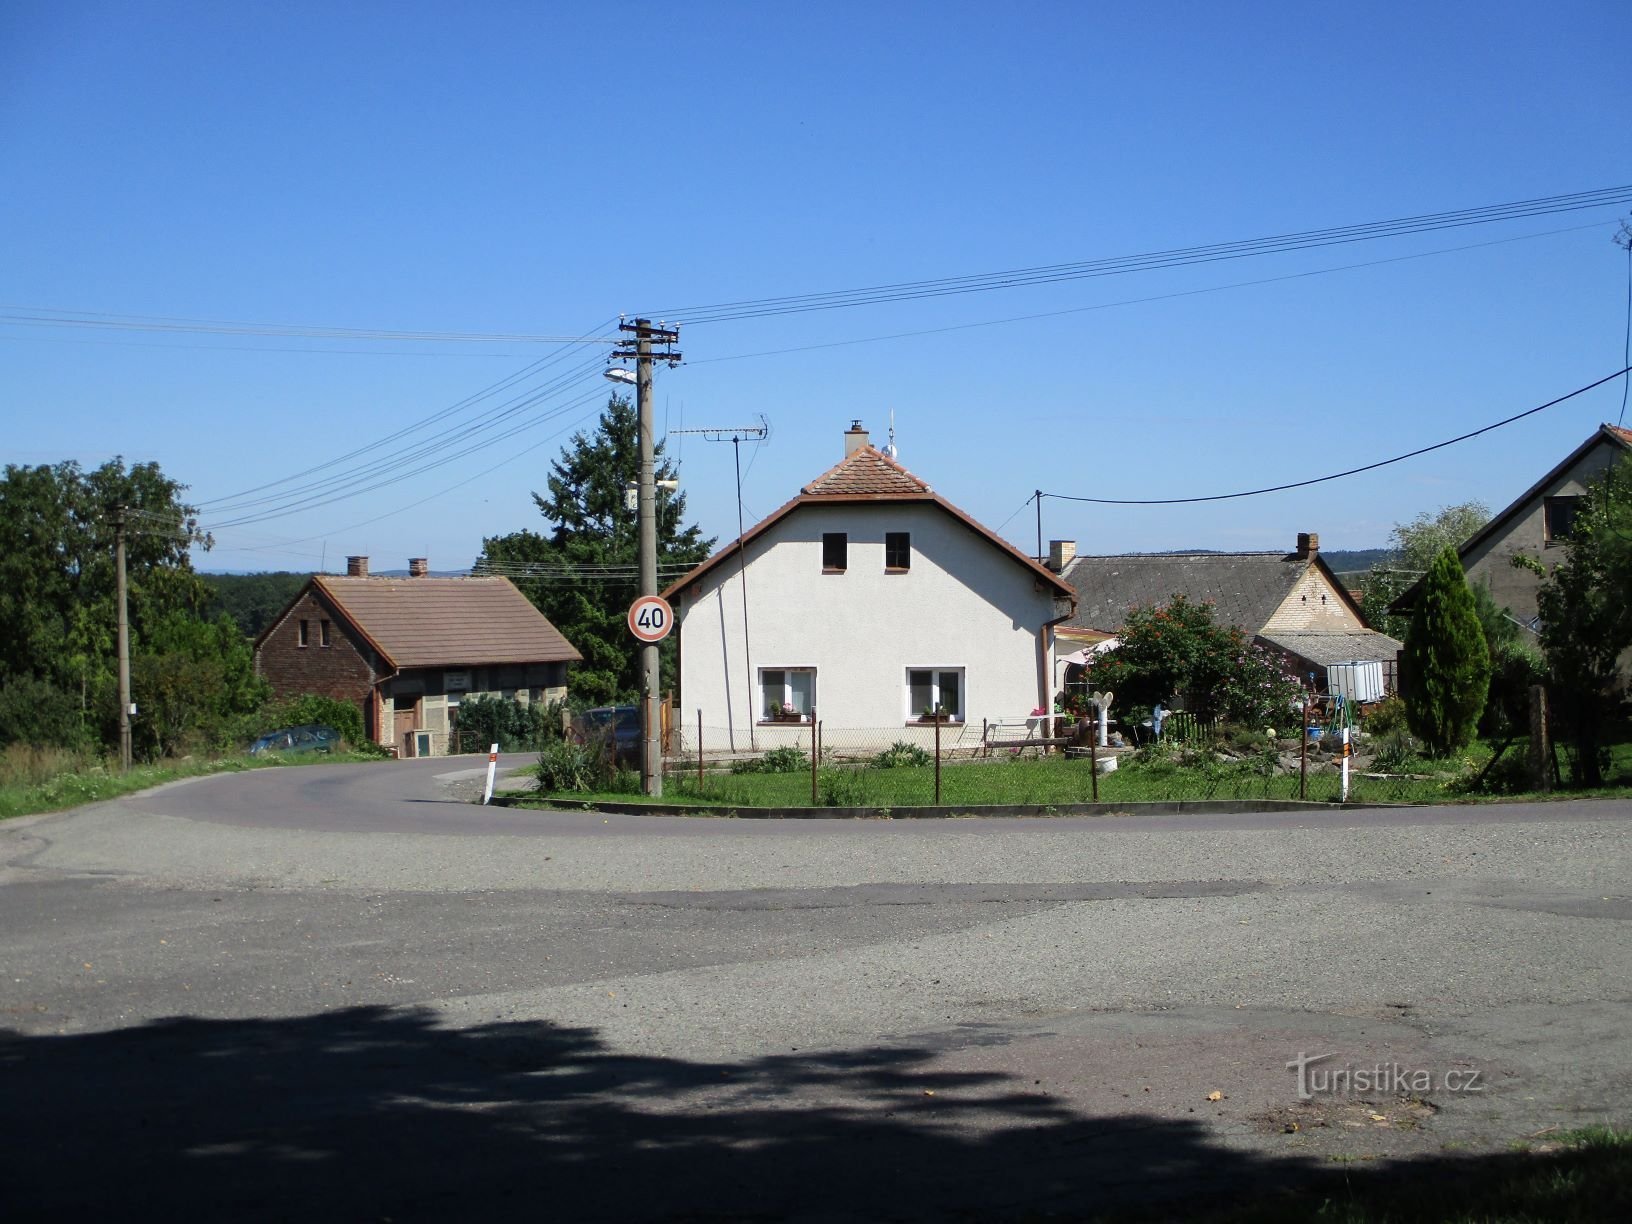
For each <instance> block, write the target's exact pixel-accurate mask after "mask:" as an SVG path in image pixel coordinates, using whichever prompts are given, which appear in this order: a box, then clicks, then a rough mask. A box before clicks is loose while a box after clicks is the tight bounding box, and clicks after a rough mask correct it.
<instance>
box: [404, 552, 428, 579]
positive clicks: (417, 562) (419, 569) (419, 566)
mask: <svg viewBox="0 0 1632 1224" xmlns="http://www.w3.org/2000/svg"><path fill="white" fill-rule="evenodd" d="M430 572H431V563H430V560H429V558H426V557H409V558H408V577H410V578H423V577H425V575H426V574H428V573H430Z"/></svg>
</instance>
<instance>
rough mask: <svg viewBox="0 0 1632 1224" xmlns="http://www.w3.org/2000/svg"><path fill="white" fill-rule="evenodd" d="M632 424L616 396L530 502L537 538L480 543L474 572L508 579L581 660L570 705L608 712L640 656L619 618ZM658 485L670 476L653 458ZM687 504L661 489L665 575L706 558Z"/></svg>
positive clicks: (667, 665)
mask: <svg viewBox="0 0 1632 1224" xmlns="http://www.w3.org/2000/svg"><path fill="white" fill-rule="evenodd" d="M638 429H639V418H638V415H637V413H636V411H635V407H634V404H633V403H632V402H631V401H630V400H629V399H628V398H627V397H625V396H621V395H614V396H612V398H611V399H610V400H609V401H608V403H607V406H606V410H605V411H604V412H603V413H602V414H601V419H600V422H599V424H598V425H597V427H596V429H595V432H594V433H593V434H592V435H588V436H586V435H584V434H582V433H579V434H575V435H574V436H573V438H572V440H571V442H570V443H569V444H568V445H567V446H566V447H564V448H563V449H562V452H561V457H560V458H559V459H557V460H555V462H554V463H552V464H551V465H550V474H549V478H548V481H547V484H548V489H549V492H548V493H547V494H545V493H534V494H533V501H534V502H535V503H536V504H537V505H538V509H539V512H540V513H541V514H543V516H544V518H545V519H546V520H548V522H549V523H550V524H551V527H550V529H549V531H548V532H547V533H545V534H541V533H539V532H534V531H525V530H524V531H517V532H512V533H511V534H510V535H505V536H494V537H491V538H489V539H485V540H483V541H482V555H481V557H480V558H479V559H478V561H477V563H476V565H477V570H478V572H481V571H483V570H486V571H488V572H491V573H498V574H506V575H508V576H510V577H511V578H512V579H513V580H514V581H515V583H516V585H517V586H518V587H520V588H521V590H522V591H523V593H525V594H526V596H527V598H529V599H530V600H532V601H533V603H534V605H535V606H537V608H538V609H539V611H541V612H543V613H544V615H545V616H547V617H549V619H550V622H551V623H552V624H553V625H554V626H555V627H556V628H557V629H559V630H560V631H561V632H562V634H564V635H565V636H566V639H567V640H568V641H569V642H571V643H572V644H573V645H574V646H575V647H577V649H578V651H579V653H580V654H582V655H583V656H584V661H583V662H582V663H580V664H577V665H575V666H574V668H573V670H572V675H571V689H572V695H573V700H574V702H575V703H577V702H580V701H582V702H584V703H586V704H589V705H597V704H607V703H611V702H615V701H619V700H629V699H632V698H633V697H634V696H635V695H636V694H638V693H639V691H640V687H641V677H640V655H639V652H638V651H637V650H636V649H635V642H634V641H633V639H632V638H631V637H630V636H629V628H628V624H627V622H626V620H625V616H626V614H627V613H628V610H629V605H630V604H631V603H632V602H634V599H635V596H636V595H637V594H638V593H639V586H640V579H639V569H638V566H639V561H640V538H639V530H638V524H637V522H636V516H635V514H634V512H632V511H630V510H628V509H626V508H625V505H624V489H625V487H626V486H627V485H630V484H633V483H634V482H635V480H636V478H637V477H638V476H639V470H640V451H639V436H638ZM654 458H655V459H656V465H657V479H659V480H672V479H674V470H673V468H672V467H671V466H670V465H669V464H668V462H667V461H665V460H664V459H663V458H662V447H661V445H660V446H658V447H657V451H656V454H655V456H654ZM685 512H686V498H685V494H683V493H671V492H669V491H668V490H665V489H662V488H659V489H658V494H657V563H658V572H659V574H660V575H666V576H673V575H676V574H679V573H681V572H683V571H684V570H686V569H688V568H690V567H691V566H693V565H696V564H697V563H698V562H699V561H702V560H703V559H704V558H705V557H707V556H708V553H709V550H710V549H711V548H712V547H713V543H714V541H713V540H705V539H703V538H702V535H701V532H700V531H699V530H698V529H697V528H696V527H695V526H690V527H684V526H682V525H681V524H682V523H683V521H684V519H685ZM673 652H674V644H673V642H672V641H670V642H665V643H664V651H663V668H664V676H665V683H669V684H672V683H673V673H674V653H673Z"/></svg>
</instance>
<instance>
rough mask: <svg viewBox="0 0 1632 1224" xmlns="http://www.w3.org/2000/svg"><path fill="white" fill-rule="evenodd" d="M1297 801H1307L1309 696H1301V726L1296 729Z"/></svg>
mask: <svg viewBox="0 0 1632 1224" xmlns="http://www.w3.org/2000/svg"><path fill="white" fill-rule="evenodd" d="M1298 799H1299V800H1301V801H1304V802H1307V801H1308V799H1309V694H1308V693H1305V694H1304V695H1303V725H1302V726H1301V727H1299V728H1298Z"/></svg>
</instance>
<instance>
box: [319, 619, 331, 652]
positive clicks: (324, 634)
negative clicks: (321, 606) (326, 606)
mask: <svg viewBox="0 0 1632 1224" xmlns="http://www.w3.org/2000/svg"><path fill="white" fill-rule="evenodd" d="M318 640H319V641H320V642H322V643H323V645H325V646H333V645H334V639H333V637H332V636H331V635H330V633H329V622H328V621H320V622H319V623H318Z"/></svg>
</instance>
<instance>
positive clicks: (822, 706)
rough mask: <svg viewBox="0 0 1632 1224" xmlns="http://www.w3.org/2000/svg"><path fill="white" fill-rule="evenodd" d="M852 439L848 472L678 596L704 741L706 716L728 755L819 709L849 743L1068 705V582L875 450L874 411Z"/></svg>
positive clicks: (751, 535) (787, 735)
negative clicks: (1061, 644)
mask: <svg viewBox="0 0 1632 1224" xmlns="http://www.w3.org/2000/svg"><path fill="white" fill-rule="evenodd" d="M844 443H845V447H844V449H845V454H844V459H843V460H842V461H841V462H840V463H839V464H838V465H837V466H836V467H834V468H832V469H830V470H829V471H827V472H825V473H823V474H822V475H821V476H818V477H817V478H816V479H815V480H813V481H811V483H810V484H808V485H806V486H805V487H804V488H803V489H801V490H800V491H799V495H798V496H797V497H795V498H794V499H793V500H792V501H790V502H788V503H787V504H786V505H784V506H782V507H781V508H780V509H779V510H777V511H776V512H775V513H773V514H771V515H770V516H769V517H767V518H765V519H764V520H763V521H761V522H760V523H759V524H757V525H756V526H755V527H754V528H752V529H751V530H750V531H748V532H747V533H746V534H744V535H743V536H742V537H741V538H740V539H738V540H736V541H733V542H732V543H731V544H729V545H727V546H726V547H725V548H723V549H722V550H720V551H719V552H717V553H715V554H714V556H712V557H710V558H709V559H708V560H707V561H705V562H703V563H702V564H701V565H699V566H698V567H697V568H696V569H694V570H692V571H691V572H690V573H689V574H687V575H686V576H685V577H684V578H682V579H680V580H679V581H678V582H676V583H675V584H674V585H673V586H671V587H670V588H669V589H668V590H667V591H666V592H664V594H665V595H666V596H667V597H668V599H669V600H670V602H671V603H673V604H674V606H675V616H676V623H677V626H678V629H679V635H680V697H679V708H680V710H681V711H682V713H681V714H680V720H681V725H682V726H683V727H684V728H685V729H686V731H687V732H688V738H689V732H690V730H691V728H692V726H693V725H694V722H695V721H696V720H697V719H698V718H699V712H700V720H701V722H702V724H703V726H704V727H705V728H707V729H708V730H707V731H706V732H705V739H706V740H708V741H711V742H715V743H719V742H720V741H721V740H722V739H723V740H725V741H727V742H726V743H722V744H721V746H722V747H726V746H729V747H732V748H742V747H745V746H747V745H749V744H753V745H755V746H759V747H763V746H765V745H766V744H768V743H769V744H775V743H777V742H785V741H793V740H798V739H799V738H800V737H801V736H803V737H806V738H808V736H809V735H810V731H811V722H812V721H813V720H815V719H819V720H820V722H821V723H822V728H823V737H824V742H825V743H828V744H832V745H834V746H835V747H837V746H839V745H841V744H843V743H845V742H847V741H854V742H856V743H864V742H874V743H877V742H880V739H881V736H882V734H883V733H885V732H892V733H893V736H892V737H893V738H897V739H907V740H913V739H917V740H923V739H926V738H928V736H930V735H932V734H933V733H934V731H935V730H936V727H935V725H934V724H935V721H937V720H936V718H935V715H936V714H937V713H938V714H939V716H940V719H939V721H940V722H941V730H942V731H943V732H951V733H953V734H954V735H955V736H956V737H957V738H966V737H967V735H968V728H970V727H973V728H974V729H975V734H976V735H977V736H978V734H979V728H980V726H981V725H982V721H983V720H985V719H991V720H993V721H998V720H1005V721H1006V720H1012V719H1014V718H1016V717H1019V718H1024V717H1025V716H1026V715H1028V714H1030V713H1031V711H1032V710H1033V709H1034V708H1036V707H1042V708H1052V704H1053V696H1054V693H1053V676H1052V671H1053V668H1052V659H1053V652H1054V643H1053V635H1054V626H1055V625H1056V624H1057V623H1059V622H1060V621H1062V620H1066V619H1069V618H1070V616H1071V614H1072V611H1073V597H1072V592H1071V588H1070V586H1068V585H1067V584H1066V583H1065V582H1064V581H1063V580H1062V579H1061V578H1060V577H1059V575H1057V574H1054V573H1051V572H1050V571H1049V570H1048V569H1047V568H1045V567H1044V566H1042V565H1040V564H1038V563H1037V562H1036V561H1034V560H1032V559H1031V558H1030V557H1028V556H1026V555H1025V554H1024V553H1022V552H1020V551H1018V550H1017V549H1015V548H1014V547H1012V546H1011V545H1010V544H1008V543H1007V542H1005V541H1004V540H1002V539H1001V538H1000V537H998V536H997V535H995V534H994V533H993V532H991V531H989V530H988V529H987V528H985V527H982V526H981V525H980V524H979V523H977V522H975V520H974V519H972V518H970V517H969V516H968V515H967V514H965V513H963V511H961V510H959V509H958V508H957V507H956V506H953V505H952V504H951V503H949V502H947V501H946V500H945V499H943V498H941V497H939V496H937V495H936V494H935V492H934V491H933V490H932V489H931V488H930V487H929V486H928V485H927V484H925V483H924V482H923V481H922V480H920V479H919V478H918V477H916V476H914V475H913V474H912V473H911V472H909V471H907V470H906V469H905V468H903V467H902V466H901V465H900V464H898V463H896V462H895V461H894V460H893V459H891V458H890V457H888V456H886V455H885V454H883V453H881V452H880V451H878V450H877V449H875V448H874V447H872V446H871V445H869V444H868V437H867V432H866V431H865V430H864V429H862V428H861V423H860V422H859V421H858V422H855V423H854V424H852V426H851V428H850V429H849V430H848V431H847V432H846V433H845V435H844ZM926 713H928V714H930V716H931V717H930V718H929V719H927V720H926V718H925V715H926ZM847 732H848V733H849V734H848V735H847V734H846V733H847ZM882 742H883V743H888V742H889V739H888V738H884V739H882Z"/></svg>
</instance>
